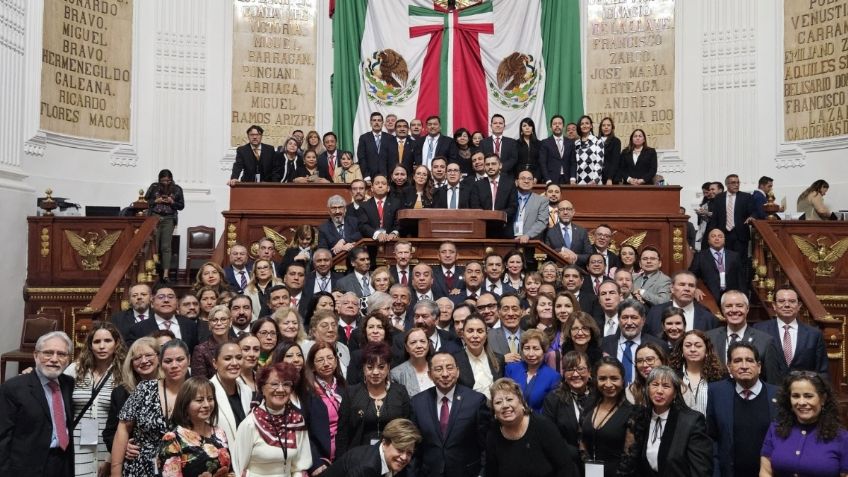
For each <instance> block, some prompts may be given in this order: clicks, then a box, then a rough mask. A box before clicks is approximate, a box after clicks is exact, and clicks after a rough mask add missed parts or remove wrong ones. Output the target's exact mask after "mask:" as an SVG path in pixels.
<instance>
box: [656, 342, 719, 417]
mask: <svg viewBox="0 0 848 477" xmlns="http://www.w3.org/2000/svg"><path fill="white" fill-rule="evenodd" d="M668 361H669V366H670V367H671V368H672V369H674V370H675V371H677V372H678V373H679V374H680V376H681V377H682V381H683V388H682V389H681V392H682V396H683V400H684V401H685V402H686V405H687V406H689V407H690V408H692V409H694V410H696V411H698V412H700V413H701V414H704V415H706V413H707V394H708V393H707V389H708V384H709V383H711V382H714V381H718V380H720V379H723V378H724V376H725V375H726V374H727V372H726V370H725V368H724V366H722V365H721V361H719V359H718V356H717V355H716V352H715V349H714V348H713V344H712V341H710V339H709V338H708V337H707V335H706V334H704V332H703V331H701V330H689V331H687V332H686V333H684V334H683V338H681V339H680V341H679V342H678V343H677V345H676V346H675V347H674V351H672V352H671V355H670V357H669V360H668Z"/></svg>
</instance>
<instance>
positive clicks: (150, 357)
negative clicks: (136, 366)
mask: <svg viewBox="0 0 848 477" xmlns="http://www.w3.org/2000/svg"><path fill="white" fill-rule="evenodd" d="M154 359H156V355H155V354H153V353H148V354H139V355H136V356H133V359H132V362H133V363H140V362H142V361H153V360H154Z"/></svg>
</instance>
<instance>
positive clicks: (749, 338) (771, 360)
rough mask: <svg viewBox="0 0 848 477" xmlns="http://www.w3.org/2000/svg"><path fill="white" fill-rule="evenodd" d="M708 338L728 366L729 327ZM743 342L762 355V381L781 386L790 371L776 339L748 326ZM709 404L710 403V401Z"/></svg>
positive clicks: (715, 331)
mask: <svg viewBox="0 0 848 477" xmlns="http://www.w3.org/2000/svg"><path fill="white" fill-rule="evenodd" d="M707 337H708V338H709V339H710V341H712V342H713V349H714V350H715V353H716V355H718V359H719V361H720V362H721V365H722V366H726V365H727V327H726V326H722V327H721V328H715V329H712V330H710V331H707ZM740 340H741V341H744V342H747V343H748V344H751V345H753V346H754V347H755V348H757V353H758V354H759V355H760V363H761V370H762V371H760V379H761V380H763V381H765V382H768V383H771V384H774V385H776V386H780V385H781V384H782V383H783V378H784V377H785V376H786V373H787V371H788V369H787V367H786V361H785V360H784V359H783V350H782V349H781V348H780V345H779V344H778V343H777V342H775V340H774V338H772V336H771V335H770V334H768V333H766V332H765V331H762V330H758V329H756V328H754V327H753V326H750V325H748V326H747V327H746V328H745V333H744V334H743V335H742V336H741V337H740ZM708 402H709V401H708Z"/></svg>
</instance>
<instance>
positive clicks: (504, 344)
mask: <svg viewBox="0 0 848 477" xmlns="http://www.w3.org/2000/svg"><path fill="white" fill-rule="evenodd" d="M498 315H500V323H501V326H500V327H499V328H492V329H491V330H490V331H489V347H490V348H491V350H492V351H494V352H495V353H497V354H500V355H503V357H504V361H506V362H507V363H514V362H517V361H521V354H520V353H519V350H520V349H521V344H520V342H521V331H522V330H521V317H522V315H523V309H522V308H521V299H520V298H519V297H518V295H517V294H516V293H515V292H509V293H504V295H503V296H502V297H501V300H500V303H499V305H498Z"/></svg>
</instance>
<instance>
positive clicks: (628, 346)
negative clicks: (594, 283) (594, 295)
mask: <svg viewBox="0 0 848 477" xmlns="http://www.w3.org/2000/svg"><path fill="white" fill-rule="evenodd" d="M646 315H647V310H646V309H645V305H643V304H641V303H639V302H638V301H636V300H625V301H623V302H621V304H620V305H618V323H619V325H618V331H616V332H615V334H613V335H609V336H605V337H604V341H603V342H602V344H601V350H602V351H603V352H604V353H605V354H607V355H609V356H615V357H616V358H618V360H619V361H621V364H623V365H624V381H625V385H629V384H630V383H631V382H633V376H635V372H636V368H635V361H634V358H635V356H636V348H638V347H639V345H640V344H642V343H649V342H650V343H655V344H657V345H658V346H660V347H663V346H665V343H663V342H662V340H660V339H658V338H655V337H653V336H651V335H650V334H648V333H642V328H643V327H644V326H645V316H646Z"/></svg>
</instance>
